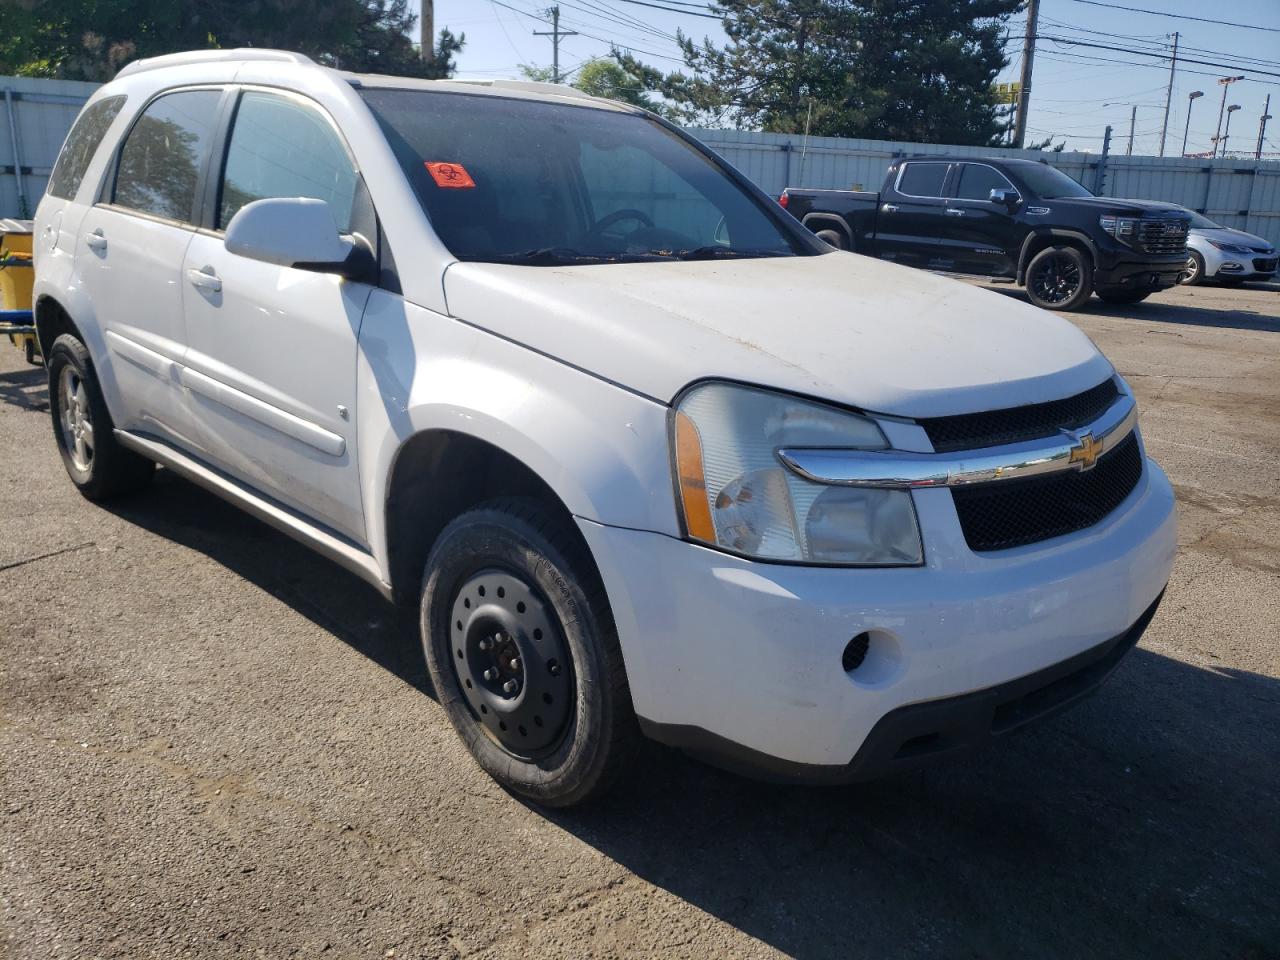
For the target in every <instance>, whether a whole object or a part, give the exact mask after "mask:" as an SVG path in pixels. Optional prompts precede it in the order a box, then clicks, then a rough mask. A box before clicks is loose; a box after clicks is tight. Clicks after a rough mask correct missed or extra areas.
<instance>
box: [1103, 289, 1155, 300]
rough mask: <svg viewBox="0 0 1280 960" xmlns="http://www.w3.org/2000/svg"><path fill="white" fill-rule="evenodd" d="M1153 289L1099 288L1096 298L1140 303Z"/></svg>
mask: <svg viewBox="0 0 1280 960" xmlns="http://www.w3.org/2000/svg"><path fill="white" fill-rule="evenodd" d="M1154 292H1155V291H1153V290H1099V291H1098V298H1099V299H1101V300H1105V301H1106V302H1107V303H1141V302H1142V301H1143V300H1145V299H1147V297H1149V296H1151V294H1152V293H1154Z"/></svg>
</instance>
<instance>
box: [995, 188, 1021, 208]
mask: <svg viewBox="0 0 1280 960" xmlns="http://www.w3.org/2000/svg"><path fill="white" fill-rule="evenodd" d="M987 199H988V200H990V201H991V202H992V203H1002V204H1004V205H1005V206H1006V207H1008V208H1009V209H1011V210H1012V209H1013V208H1014V207H1016V206H1017V205H1018V201H1019V200H1021V199H1022V198H1021V197H1019V196H1018V191H1016V190H1006V189H1004V188H1003V187H992V189H991V192H990V193H989V194H987Z"/></svg>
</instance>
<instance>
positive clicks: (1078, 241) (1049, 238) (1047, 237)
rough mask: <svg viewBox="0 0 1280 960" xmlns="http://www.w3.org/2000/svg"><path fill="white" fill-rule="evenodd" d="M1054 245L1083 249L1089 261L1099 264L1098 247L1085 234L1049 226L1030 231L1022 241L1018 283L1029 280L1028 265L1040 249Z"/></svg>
mask: <svg viewBox="0 0 1280 960" xmlns="http://www.w3.org/2000/svg"><path fill="white" fill-rule="evenodd" d="M1054 246H1067V247H1075V248H1076V249H1078V250H1081V251H1083V252H1084V253H1085V254H1086V255H1087V256H1088V257H1089V262H1090V263H1092V264H1093V266H1094V267H1097V265H1098V247H1097V245H1096V244H1095V243H1094V242H1093V241H1092V240H1090V239H1089V238H1088V237H1087V236H1086V235H1085V234H1083V233H1080V232H1079V231H1077V230H1058V229H1055V228H1052V227H1051V228H1049V229H1047V230H1040V231H1036V232H1035V233H1029V234H1027V236H1026V239H1024V240H1023V241H1022V250H1021V252H1020V253H1019V254H1018V284H1019V285H1020V286H1021V285H1023V284H1025V283H1026V282H1027V265H1028V264H1030V263H1031V259H1032V258H1033V257H1034V256H1035V255H1036V254H1038V253H1039V252H1040V251H1042V250H1045V249H1048V248H1049V247H1054Z"/></svg>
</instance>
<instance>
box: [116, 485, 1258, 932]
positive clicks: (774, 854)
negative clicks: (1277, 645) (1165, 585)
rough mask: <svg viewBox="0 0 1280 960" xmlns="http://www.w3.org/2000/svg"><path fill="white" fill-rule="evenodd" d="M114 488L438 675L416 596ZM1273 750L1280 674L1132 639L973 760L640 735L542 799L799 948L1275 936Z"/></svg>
mask: <svg viewBox="0 0 1280 960" xmlns="http://www.w3.org/2000/svg"><path fill="white" fill-rule="evenodd" d="M115 509H116V512H117V513H118V514H119V515H120V516H122V517H125V518H127V519H128V520H130V521H131V522H133V523H136V524H138V525H139V526H142V527H144V528H146V529H148V530H151V531H152V532H154V533H156V534H158V535H161V536H164V537H166V538H169V539H171V540H174V541H176V542H179V543H182V544H184V545H186V546H188V547H190V548H193V549H195V550H198V551H201V552H202V553H204V554H206V555H207V556H209V557H211V558H212V559H214V560H215V561H217V562H219V563H221V564H223V565H225V566H226V567H228V568H229V569H231V570H234V571H235V572H236V573H238V574H240V575H241V576H243V577H245V578H246V579H247V580H249V581H251V582H252V583H254V584H256V585H257V586H258V587H260V588H261V589H263V590H266V591H268V592H269V593H271V594H272V595H274V596H276V597H278V598H279V599H280V600H281V601H283V602H284V603H287V604H288V605H289V606H291V607H292V608H293V609H295V610H297V611H298V612H300V613H302V614H304V615H305V616H307V617H309V618H310V619H311V620H313V621H314V622H315V623H317V624H318V625H320V626H322V627H323V628H325V629H326V630H329V631H330V632H332V633H333V634H334V635H335V636H337V637H339V638H340V639H342V640H343V641H344V642H346V643H347V644H349V645H350V646H352V647H353V648H354V649H356V650H358V651H360V652H361V653H363V654H364V655H365V656H367V657H369V658H371V659H372V660H374V661H375V662H377V663H378V664H380V665H381V666H383V667H384V668H385V669H387V670H388V671H390V672H392V673H394V674H395V675H396V676H398V677H401V678H402V679H404V680H405V681H407V682H409V683H411V684H413V685H414V686H416V687H417V688H419V689H420V690H422V691H423V692H424V693H426V694H428V695H430V694H431V690H430V685H429V683H428V682H427V679H426V675H425V667H424V664H423V661H422V654H421V650H420V647H419V644H418V642H417V635H416V622H415V616H414V614H413V612H412V611H402V612H400V613H399V614H397V616H395V617H391V618H387V616H386V613H387V606H386V605H385V601H383V600H382V598H381V597H379V596H378V595H377V593H376V592H375V591H374V590H372V589H371V588H369V587H368V586H367V585H365V584H363V583H362V582H360V581H359V580H357V579H356V578H354V577H353V576H351V575H349V574H347V573H345V572H344V571H342V570H340V569H338V568H337V567H335V566H333V565H332V564H330V563H328V562H327V561H324V560H322V559H320V558H319V557H317V556H315V555H314V554H312V553H311V552H310V551H309V550H307V549H306V548H304V547H302V546H300V545H298V544H296V543H294V542H293V541H291V540H289V539H288V538H286V537H285V536H283V535H282V534H279V533H277V532H275V531H274V530H272V529H270V528H268V527H266V526H265V525H263V524H261V523H259V522H257V521H256V520H253V519H252V518H250V517H248V516H246V515H244V514H243V513H241V512H239V511H238V510H236V509H234V508H232V507H230V506H228V505H225V504H223V503H222V502H221V501H218V500H216V499H215V498H214V497H212V496H211V495H209V494H207V493H205V492H204V491H202V490H199V489H198V488H195V487H193V486H190V485H188V484H187V483H185V482H183V481H181V480H178V479H176V478H174V477H172V476H171V475H167V474H165V473H164V472H162V473H161V477H160V478H159V480H158V482H157V484H156V486H155V488H154V489H153V491H152V492H151V493H149V494H148V495H147V496H146V497H143V498H139V499H136V500H133V501H129V502H126V503H124V504H123V505H120V506H117V507H116V508H115ZM1178 602H1179V601H1178V598H1177V596H1176V595H1171V596H1170V597H1167V598H1166V600H1165V604H1166V607H1170V606H1174V605H1176V604H1177V603H1178ZM373 621H382V622H388V621H389V623H390V625H389V626H386V627H383V628H378V629H375V630H372V631H371V630H370V629H369V628H368V626H367V625H368V624H369V623H370V622H373ZM1159 624H1160V618H1159V616H1157V620H1156V623H1155V625H1154V627H1153V630H1156V631H1158V630H1159ZM1277 758H1280V682H1277V681H1276V680H1273V679H1270V678H1266V677H1263V676H1259V675H1255V674H1250V673H1244V672H1239V671H1228V670H1213V669H1202V668H1198V667H1195V666H1192V665H1188V664H1186V663H1183V662H1180V661H1177V660H1173V659H1169V658H1167V657H1164V656H1160V655H1158V654H1156V653H1153V652H1151V651H1149V650H1147V649H1142V648H1139V649H1138V650H1136V651H1135V652H1134V653H1133V654H1132V655H1131V656H1130V657H1129V658H1128V660H1127V661H1126V662H1125V663H1124V664H1123V665H1122V666H1121V668H1120V670H1119V672H1118V673H1117V675H1116V676H1115V677H1114V678H1113V679H1112V680H1111V681H1110V682H1109V683H1108V684H1107V685H1106V686H1105V687H1104V688H1103V689H1102V691H1101V692H1100V693H1099V695H1098V696H1096V697H1094V698H1092V699H1090V700H1087V701H1086V702H1085V703H1084V704H1082V705H1080V706H1079V707H1077V708H1075V709H1074V710H1071V711H1069V712H1067V713H1066V714H1063V715H1061V716H1058V717H1056V718H1054V719H1052V720H1049V721H1046V722H1045V723H1043V724H1041V725H1039V726H1037V727H1034V728H1032V729H1030V730H1028V731H1026V732H1024V733H1022V734H1020V735H1018V736H1015V737H1013V738H1010V739H1008V740H1006V741H1004V742H1001V743H999V744H997V745H996V746H994V747H993V748H992V749H990V750H988V751H986V752H984V753H982V754H980V755H978V756H977V757H974V758H972V759H970V760H967V761H963V762H961V761H951V762H949V763H946V764H943V765H939V766H937V767H934V768H931V769H929V770H926V771H921V772H919V773H916V774H912V775H910V776H905V777H902V778H899V779H894V780H887V781H881V782H877V783H871V784H864V785H859V786H853V787H842V788H826V789H811V788H795V787H782V786H774V785H766V784H759V783H754V782H749V781H746V780H742V779H739V778H736V777H733V776H730V775H727V774H722V773H720V772H718V771H716V770H713V769H711V768H709V767H706V766H704V765H701V764H698V763H696V762H694V761H691V760H688V759H686V758H684V757H682V756H681V755H679V754H676V753H674V752H672V751H669V750H665V749H663V748H659V747H657V746H656V745H647V746H646V748H645V749H644V750H643V751H642V754H641V756H640V758H639V760H638V763H637V768H636V769H635V770H633V771H631V772H630V774H629V775H628V776H627V778H626V782H625V783H624V784H622V785H621V788H620V789H618V790H616V791H615V792H614V793H613V794H612V795H611V797H610V798H609V799H608V800H607V801H606V802H605V803H603V804H602V805H600V806H598V807H596V808H594V809H589V810H586V811H576V812H570V813H552V814H545V813H542V814H541V815H544V816H547V817H548V818H549V819H550V820H551V821H552V822H554V823H555V824H557V825H558V826H559V827H560V828H562V829H564V830H565V831H567V832H569V833H571V834H573V835H574V836H576V837H577V838H579V839H580V840H581V841H583V842H584V843H587V844H590V845H591V846H593V847H595V848H597V849H598V850H600V851H602V852H603V853H604V854H606V855H607V856H609V857H611V858H612V859H614V860H615V861H617V862H618V863H620V864H622V865H623V866H625V867H626V868H627V869H629V870H631V871H633V872H634V873H635V874H637V875H639V876H640V877H642V878H644V879H645V880H647V881H649V882H650V883H652V884H654V885H656V886H658V887H661V888H663V889H665V890H667V891H669V892H670V893H671V894H673V895H675V896H677V897H680V898H682V899H684V900H685V901H687V902H689V903H691V904H693V905H695V906H697V907H698V908H700V909H702V910H704V911H706V912H707V913H709V914H711V915H714V916H715V917H718V918H720V919H721V920H723V921H725V922H726V923H729V924H732V925H733V926H735V927H737V928H738V929H740V930H742V931H744V932H745V933H747V934H750V935H751V936H753V937H756V938H758V939H759V940H761V941H763V942H764V943H767V944H769V945H771V946H773V947H775V948H777V949H778V950H780V951H782V952H784V953H786V954H790V955H793V956H797V957H802V958H820V957H850V956H877V957H908V956H918V955H921V954H926V953H927V954H944V955H947V956H970V957H987V956H1029V957H1037V958H1039V957H1059V956H1060V957H1081V956H1105V957H1120V956H1125V957H1127V956H1151V957H1174V956H1179V957H1181V956H1186V957H1196V958H1208V957H1230V958H1263V957H1276V956H1280V916H1278V914H1277V911H1276V906H1275V891H1276V890H1277V888H1280V831H1278V830H1277V815H1278V814H1280V765H1278V764H1277V763H1276V760H1277ZM407 799H411V798H407Z"/></svg>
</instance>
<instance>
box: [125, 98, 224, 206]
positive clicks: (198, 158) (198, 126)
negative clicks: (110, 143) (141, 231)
mask: <svg viewBox="0 0 1280 960" xmlns="http://www.w3.org/2000/svg"><path fill="white" fill-rule="evenodd" d="M221 96H222V91H220V90H186V91H183V92H181V93H170V94H166V95H165V96H163V97H160V98H158V99H157V100H154V101H153V102H152V103H151V105H150V106H149V107H147V109H146V110H144V111H143V113H142V116H141V117H139V118H138V122H137V123H135V124H134V125H133V129H132V130H130V131H129V135H128V137H127V138H126V139H125V142H124V148H123V149H122V150H121V151H120V169H119V172H118V173H117V174H116V189H115V196H114V198H113V200H114V203H115V204H116V205H117V206H121V207H128V208H129V209H130V210H138V211H140V212H142V213H149V214H152V215H153V216H157V217H164V218H165V219H166V220H178V221H181V222H193V221H194V219H195V213H194V207H195V198H196V181H197V180H198V179H199V177H200V166H201V164H202V163H203V162H204V158H205V155H206V154H207V153H208V151H209V142H210V140H211V139H212V138H213V131H214V126H215V124H216V121H217V114H218V100H219V98H220V97H221Z"/></svg>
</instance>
